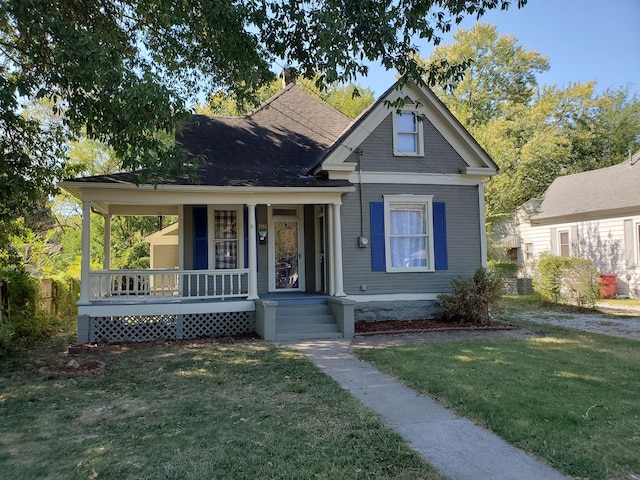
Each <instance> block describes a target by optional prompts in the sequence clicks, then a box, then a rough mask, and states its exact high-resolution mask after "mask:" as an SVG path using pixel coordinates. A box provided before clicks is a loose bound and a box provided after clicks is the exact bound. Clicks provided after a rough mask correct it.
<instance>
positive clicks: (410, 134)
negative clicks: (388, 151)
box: [393, 111, 423, 156]
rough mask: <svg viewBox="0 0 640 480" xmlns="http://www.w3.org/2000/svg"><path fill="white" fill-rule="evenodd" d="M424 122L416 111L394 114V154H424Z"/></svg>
mask: <svg viewBox="0 0 640 480" xmlns="http://www.w3.org/2000/svg"><path fill="white" fill-rule="evenodd" d="M422 144H423V142H422V122H420V121H419V120H418V117H417V115H416V114H415V113H414V112H404V111H403V112H396V113H395V114H394V115H393V154H394V155H395V156H422Z"/></svg>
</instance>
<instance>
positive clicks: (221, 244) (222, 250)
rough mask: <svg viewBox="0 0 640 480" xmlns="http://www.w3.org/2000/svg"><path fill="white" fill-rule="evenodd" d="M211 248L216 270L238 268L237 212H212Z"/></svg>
mask: <svg viewBox="0 0 640 480" xmlns="http://www.w3.org/2000/svg"><path fill="white" fill-rule="evenodd" d="M213 228H214V237H213V248H214V254H215V267H214V268H216V269H234V268H238V212H237V210H214V213H213Z"/></svg>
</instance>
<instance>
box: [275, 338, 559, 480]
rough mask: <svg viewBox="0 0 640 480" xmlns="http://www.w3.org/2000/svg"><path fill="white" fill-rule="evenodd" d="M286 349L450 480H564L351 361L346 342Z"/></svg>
mask: <svg viewBox="0 0 640 480" xmlns="http://www.w3.org/2000/svg"><path fill="white" fill-rule="evenodd" d="M287 346H288V347H292V348H295V349H298V350H300V351H301V352H303V353H304V354H305V355H307V356H308V357H309V358H310V359H311V360H312V361H313V362H314V363H315V364H316V365H318V366H319V367H320V368H321V369H322V370H323V371H324V372H325V373H326V374H327V375H330V376H331V377H333V378H334V379H335V380H336V381H337V382H338V383H339V384H340V386H341V387H342V388H344V389H345V390H347V391H348V392H350V393H351V394H352V395H353V396H354V397H356V398H357V399H358V400H360V401H361V402H362V403H363V404H364V405H366V406H367V407H369V408H370V409H372V410H373V411H374V412H376V413H377V414H378V415H380V417H381V418H382V419H383V420H384V421H385V422H386V423H387V425H389V426H390V427H391V428H392V429H393V430H395V431H396V432H397V433H399V434H400V435H401V436H402V437H404V439H405V440H406V441H407V442H408V444H409V445H410V446H411V448H413V449H414V450H416V451H417V452H419V453H420V454H421V455H423V456H424V457H425V458H426V459H427V461H429V463H431V465H433V466H434V467H435V468H437V469H438V470H439V471H440V472H441V473H442V474H443V475H445V476H446V477H448V478H449V479H451V480H556V479H558V480H560V479H567V477H565V476H563V475H561V474H560V473H558V472H557V471H555V470H553V469H551V468H550V467H548V466H547V465H545V464H544V463H542V462H541V461H539V460H536V459H534V458H532V457H530V456H528V455H527V454H525V453H524V452H522V451H521V450H518V449H516V448H514V447H512V446H510V445H509V444H508V443H507V442H505V441H504V440H502V439H501V438H499V437H498V436H496V435H495V434H493V433H491V432H489V431H488V430H486V429H484V428H482V427H479V426H477V425H476V424H474V423H473V422H471V421H470V420H468V419H466V418H461V417H458V416H456V415H455V414H454V413H453V412H451V411H450V410H448V409H446V408H444V407H443V406H442V405H440V404H439V403H437V402H436V401H435V400H433V399H431V398H430V397H427V396H424V395H418V394H417V393H416V392H414V391H413V390H411V389H410V388H408V387H406V386H404V385H403V384H401V383H400V382H398V381H396V380H394V379H393V378H392V377H390V376H388V375H386V374H383V373H381V372H379V371H378V370H376V369H375V368H374V367H372V366H371V365H370V364H368V363H366V362H363V361H361V360H359V359H357V358H356V357H355V356H354V355H352V354H351V345H350V342H348V341H345V340H315V341H308V342H300V343H295V344H287Z"/></svg>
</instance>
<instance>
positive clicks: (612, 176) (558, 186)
mask: <svg viewBox="0 0 640 480" xmlns="http://www.w3.org/2000/svg"><path fill="white" fill-rule="evenodd" d="M515 226H516V232H515V233H516V235H515V236H514V237H513V240H512V244H511V245H510V246H511V247H512V248H513V249H514V250H512V253H513V254H514V256H516V255H517V260H518V262H519V263H521V264H524V265H525V267H526V268H525V272H526V273H528V274H531V273H532V267H533V265H534V264H535V261H536V260H537V259H538V257H539V255H540V254H541V253H542V252H550V253H552V254H554V255H559V256H574V257H580V258H588V259H591V260H592V261H593V262H594V264H595V265H596V267H597V268H598V271H599V272H600V273H601V274H608V275H616V276H617V288H616V290H617V295H620V296H630V297H634V298H638V297H640V152H638V153H636V154H635V155H634V156H633V157H632V158H631V159H630V160H628V161H625V162H624V163H621V164H618V165H614V166H612V167H607V168H601V169H599V170H592V171H589V172H583V173H578V174H575V175H567V176H564V177H559V178H557V179H556V180H555V181H554V182H553V183H552V184H551V186H550V187H549V188H548V189H547V191H546V192H545V194H544V196H543V198H542V199H533V200H530V201H529V202H527V203H526V204H525V205H523V207H522V208H521V209H520V211H519V212H518V214H517V215H516V225H515Z"/></svg>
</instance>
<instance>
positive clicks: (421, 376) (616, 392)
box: [355, 325, 640, 479]
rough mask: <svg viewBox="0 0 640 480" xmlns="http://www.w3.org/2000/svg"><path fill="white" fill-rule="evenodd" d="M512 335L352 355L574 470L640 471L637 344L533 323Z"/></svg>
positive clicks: (578, 473) (588, 473) (581, 473)
mask: <svg viewBox="0 0 640 480" xmlns="http://www.w3.org/2000/svg"><path fill="white" fill-rule="evenodd" d="M530 327H531V328H532V329H534V330H535V331H536V332H537V333H538V334H539V335H536V336H531V337H528V338H524V339H518V340H472V341H459V342H450V343H437V344H436V343H427V344H420V345H410V346H404V347H393V348H385V349H366V350H362V349H358V350H356V351H355V353H356V354H357V355H358V356H359V357H360V358H362V359H364V360H366V361H368V362H371V363H372V364H374V365H376V366H377V367H378V368H380V369H381V370H383V371H385V372H388V373H390V374H391V375H393V376H395V377H397V378H399V379H401V380H402V381H404V382H405V383H406V384H408V385H409V386H410V387H412V388H414V389H415V390H417V391H420V392H423V393H427V394H429V395H432V396H434V397H436V398H438V399H439V400H440V401H441V402H443V403H444V404H445V405H448V406H451V407H452V408H453V409H454V410H456V411H457V412H458V413H459V414H460V415H463V416H467V417H469V418H472V419H475V420H476V421H477V422H478V423H480V424H483V425H486V426H488V427H489V428H490V429H491V430H493V431H494V432H496V433H497V434H498V435H500V436H501V437H502V438H504V439H505V440H507V441H508V442H510V443H512V444H513V445H515V446H517V447H519V448H522V449H523V450H526V451H528V452H532V453H534V454H536V455H538V456H539V457H541V458H543V459H545V460H546V461H547V462H548V463H549V464H551V465H552V466H553V467H555V468H557V469H558V470H560V471H562V472H564V473H566V474H568V475H571V476H574V477H579V478H588V479H614V478H615V479H618V478H625V479H626V478H635V477H632V476H630V475H631V474H635V475H638V474H640V453H639V452H640V342H638V341H632V340H625V339H619V338H610V337H605V336H601V335H594V334H586V333H581V332H576V331H572V330H566V329H562V328H554V327H546V326H540V325H531V326H530Z"/></svg>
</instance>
